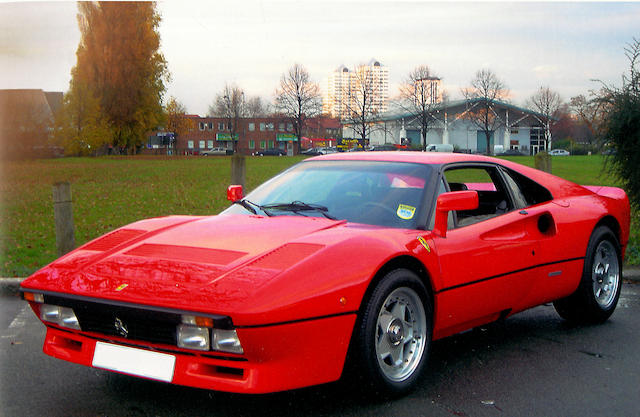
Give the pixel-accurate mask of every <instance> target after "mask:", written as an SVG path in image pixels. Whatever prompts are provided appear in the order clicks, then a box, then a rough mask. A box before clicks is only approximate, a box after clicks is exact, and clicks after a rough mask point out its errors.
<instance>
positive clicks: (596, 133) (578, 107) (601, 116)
mask: <svg viewBox="0 0 640 417" xmlns="http://www.w3.org/2000/svg"><path fill="white" fill-rule="evenodd" d="M603 96H606V93H605V91H601V92H600V93H595V92H591V98H587V97H585V96H584V95H582V94H580V95H578V96H575V97H571V100H570V101H569V107H570V108H571V110H572V111H573V112H574V113H575V114H576V115H577V116H578V117H579V118H580V120H582V122H583V123H584V124H585V125H586V126H587V128H588V129H589V132H591V137H593V138H594V139H595V140H596V141H597V140H599V139H600V138H601V137H602V129H603V127H604V124H605V121H606V113H607V109H608V104H607V102H606V101H605V100H601V99H600V97H603Z"/></svg>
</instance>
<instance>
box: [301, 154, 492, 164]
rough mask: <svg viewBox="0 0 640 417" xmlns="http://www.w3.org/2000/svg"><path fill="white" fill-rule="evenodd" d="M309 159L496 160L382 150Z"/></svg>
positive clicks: (442, 161)
mask: <svg viewBox="0 0 640 417" xmlns="http://www.w3.org/2000/svg"><path fill="white" fill-rule="evenodd" d="M309 160H349V161H385V162H413V163H418V164H429V165H434V164H435V165H442V164H449V163H453V162H494V163H495V162H496V161H497V160H496V159H495V158H489V157H487V156H484V155H470V154H465V153H449V152H416V151H388V152H385V151H382V152H377V151H376V152H345V153H336V154H331V155H321V156H316V157H313V158H309ZM500 162H502V160H500Z"/></svg>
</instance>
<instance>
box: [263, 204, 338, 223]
mask: <svg viewBox="0 0 640 417" xmlns="http://www.w3.org/2000/svg"><path fill="white" fill-rule="evenodd" d="M260 208H261V209H262V210H264V209H267V210H278V211H291V212H293V213H296V214H301V215H303V216H304V214H303V213H301V212H302V211H317V212H318V213H320V214H322V215H323V216H324V217H326V218H327V219H331V220H338V219H336V218H335V217H333V216H332V215H330V214H329V213H328V211H329V209H328V208H327V207H325V206H321V205H319V204H309V203H304V202H302V201H292V202H291V203H274V204H265V205H263V206H260ZM265 213H266V211H265Z"/></svg>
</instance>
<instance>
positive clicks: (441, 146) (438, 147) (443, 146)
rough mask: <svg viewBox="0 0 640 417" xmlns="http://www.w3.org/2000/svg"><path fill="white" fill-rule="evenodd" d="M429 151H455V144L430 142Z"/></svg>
mask: <svg viewBox="0 0 640 417" xmlns="http://www.w3.org/2000/svg"><path fill="white" fill-rule="evenodd" d="M427 152H453V145H451V144H450V143H430V144H428V145H427Z"/></svg>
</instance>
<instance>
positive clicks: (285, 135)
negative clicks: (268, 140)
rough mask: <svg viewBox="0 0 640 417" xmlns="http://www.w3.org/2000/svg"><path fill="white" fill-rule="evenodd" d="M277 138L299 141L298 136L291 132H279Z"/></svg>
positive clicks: (279, 140) (282, 140) (286, 140)
mask: <svg viewBox="0 0 640 417" xmlns="http://www.w3.org/2000/svg"><path fill="white" fill-rule="evenodd" d="M276 140H277V141H278V142H297V141H298V137H297V136H296V135H293V134H291V133H278V134H277V135H276Z"/></svg>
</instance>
